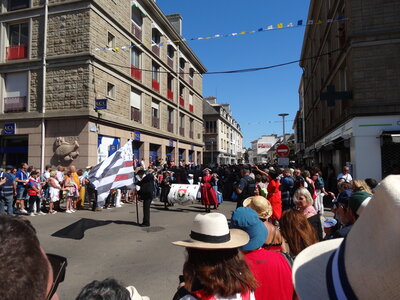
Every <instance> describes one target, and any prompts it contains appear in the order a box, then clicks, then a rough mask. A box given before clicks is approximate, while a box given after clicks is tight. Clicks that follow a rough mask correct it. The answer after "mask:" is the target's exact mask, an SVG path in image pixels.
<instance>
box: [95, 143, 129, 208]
mask: <svg viewBox="0 0 400 300" xmlns="http://www.w3.org/2000/svg"><path fill="white" fill-rule="evenodd" d="M133 177H134V172H133V152H132V141H131V140H129V141H128V142H127V143H126V144H125V145H124V146H123V147H122V148H120V149H119V150H118V151H117V152H115V153H114V154H113V155H111V156H109V157H107V158H106V159H105V160H103V161H102V162H101V163H99V164H98V165H97V166H95V167H94V168H93V169H92V170H91V171H90V172H89V174H88V179H89V180H90V182H91V183H92V184H93V185H94V186H95V188H96V190H97V203H98V205H101V206H102V205H103V204H104V202H105V200H106V198H107V196H108V194H109V192H110V190H111V189H117V188H121V187H124V186H132V185H133Z"/></svg>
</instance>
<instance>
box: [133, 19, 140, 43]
mask: <svg viewBox="0 0 400 300" xmlns="http://www.w3.org/2000/svg"><path fill="white" fill-rule="evenodd" d="M131 31H132V33H133V35H134V36H135V37H136V38H137V39H138V40H140V41H141V40H142V29H141V28H140V27H139V26H137V25H136V24H135V23H133V22H132V29H131Z"/></svg>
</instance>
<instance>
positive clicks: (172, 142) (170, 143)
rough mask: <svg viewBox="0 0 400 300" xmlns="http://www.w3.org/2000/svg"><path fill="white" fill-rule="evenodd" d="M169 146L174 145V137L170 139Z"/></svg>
mask: <svg viewBox="0 0 400 300" xmlns="http://www.w3.org/2000/svg"><path fill="white" fill-rule="evenodd" d="M169 146H170V147H174V140H172V139H170V140H169Z"/></svg>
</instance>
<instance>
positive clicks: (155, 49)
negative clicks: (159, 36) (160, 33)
mask: <svg viewBox="0 0 400 300" xmlns="http://www.w3.org/2000/svg"><path fill="white" fill-rule="evenodd" d="M151 51H153V53H154V54H155V55H157V56H160V46H158V45H157V44H153V45H152V46H151Z"/></svg>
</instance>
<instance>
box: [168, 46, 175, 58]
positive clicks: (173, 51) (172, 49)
mask: <svg viewBox="0 0 400 300" xmlns="http://www.w3.org/2000/svg"><path fill="white" fill-rule="evenodd" d="M167 55H168V57H169V58H174V55H175V49H174V47H172V45H168V47H167Z"/></svg>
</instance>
